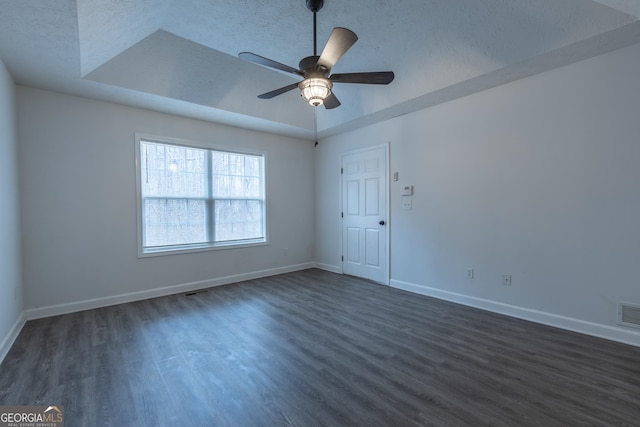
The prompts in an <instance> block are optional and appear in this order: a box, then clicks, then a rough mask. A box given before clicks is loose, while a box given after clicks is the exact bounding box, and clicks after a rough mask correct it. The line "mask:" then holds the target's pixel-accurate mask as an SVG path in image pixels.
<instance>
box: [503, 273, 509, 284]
mask: <svg viewBox="0 0 640 427" xmlns="http://www.w3.org/2000/svg"><path fill="white" fill-rule="evenodd" d="M502 284H503V285H504V286H511V275H510V274H503V275H502Z"/></svg>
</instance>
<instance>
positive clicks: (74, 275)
mask: <svg viewBox="0 0 640 427" xmlns="http://www.w3.org/2000/svg"><path fill="white" fill-rule="evenodd" d="M17 105H18V113H17V114H18V136H19V140H20V151H19V156H20V180H21V181H20V182H21V209H22V211H21V213H22V223H23V248H24V252H23V257H24V271H23V275H24V288H25V306H26V308H27V317H29V318H32V317H40V316H46V315H50V314H55V313H59V312H65V311H72V310H78V309H81V308H87V307H91V306H96V305H101V304H106V303H114V302H120V301H125V300H131V299H136V298H142V297H149V296H153V295H157V294H163V293H167V292H176V291H177V290H183V289H188V288H202V287H206V286H207V285H210V284H219V283H226V282H228V281H230V280H231V278H233V279H243V278H247V277H253V276H255V275H266V274H272V273H277V272H280V271H288V270H291V269H296V268H301V267H304V266H308V265H310V263H311V262H312V261H313V233H314V226H313V221H314V214H313V210H314V198H313V168H314V162H313V150H314V149H313V145H312V143H311V142H306V141H301V140H296V139H291V138H285V137H280V136H275V135H269V134H264V133H259V132H253V131H249V130H243V129H238V128H233V127H227V126H221V125H215V124H212V123H207V122H203V121H198V120H192V119H188V118H182V117H177V116H171V115H166V114H161V113H156V112H151V111H147V110H142V109H136V108H131V107H125V106H121V105H116V104H111V103H106V102H98V101H93V100H88V99H83V98H78V97H73V96H67V95H62V94H57V93H53V92H48V91H43V90H38V89H33V88H27V87H21V86H19V87H18V89H17ZM135 132H143V133H149V134H154V135H161V136H169V137H175V138H183V139H189V140H196V141H202V142H211V143H212V144H222V145H225V146H238V147H244V148H258V149H260V150H262V151H266V152H267V161H268V163H267V174H268V187H267V191H268V193H267V195H268V215H269V228H268V231H269V240H270V245H268V246H259V247H252V248H243V249H230V250H217V251H208V252H200V253H191V254H182V255H170V256H159V257H152V258H144V259H138V258H136V194H135V163H134V133H135ZM284 248H287V249H288V256H285V254H284V251H283V249H284ZM180 285H184V286H183V287H182V288H171V289H168V290H167V289H164V288H166V287H175V286H180ZM132 293H133V295H131V294H132ZM95 299H97V301H96V300H95Z"/></svg>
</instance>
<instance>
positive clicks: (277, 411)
mask: <svg viewBox="0 0 640 427" xmlns="http://www.w3.org/2000/svg"><path fill="white" fill-rule="evenodd" d="M49 404H59V405H63V406H64V409H65V417H66V425H67V426H154V427H155V426H167V427H169V426H171V427H174V426H234V427H237V426H509V427H514V426H586V425H589V426H614V425H615V426H638V425H640V348H636V347H632V346H627V345H623V344H617V343H613V342H609V341H606V340H600V339H597V338H592V337H588V336H584V335H580V334H575V333H571V332H567V331H562V330H559V329H555V328H550V327H546V326H542V325H537V324H533V323H529V322H525V321H521V320H517V319H512V318H508V317H504V316H500V315H497V314H493V313H488V312H484V311H481V310H476V309H472V308H469V307H464V306H459V305H456V304H451V303H447V302H443V301H439V300H434V299H431V298H427V297H424V296H420V295H415V294H411V293H408V292H403V291H400V290H396V289H391V288H387V287H383V286H379V285H375V284H371V283H369V282H366V281H364V280H360V279H356V278H353V277H348V276H341V275H336V274H332V273H328V272H324V271H320V270H305V271H301V272H296V273H291V274H285V275H280V276H274V277H270V278H265V279H259V280H253V281H247V282H242V283H237V284H234V285H229V286H223V287H218V288H212V289H209V290H208V291H206V292H200V293H197V294H195V295H191V296H185V295H173V296H168V297H163V298H155V299H151V300H146V301H140V302H135V303H130V304H122V305H118V306H113V307H107V308H101V309H96V310H90V311H84V312H79V313H74V314H68V315H63V316H57V317H52V318H48V319H42V320H36V321H30V322H28V323H27V324H26V325H25V327H24V329H23V331H22V332H21V334H20V336H19V337H18V339H17V341H16V343H15V344H14V346H13V348H12V349H11V351H10V352H9V354H8V355H7V357H6V358H5V360H4V362H3V363H2V365H0V405H49Z"/></svg>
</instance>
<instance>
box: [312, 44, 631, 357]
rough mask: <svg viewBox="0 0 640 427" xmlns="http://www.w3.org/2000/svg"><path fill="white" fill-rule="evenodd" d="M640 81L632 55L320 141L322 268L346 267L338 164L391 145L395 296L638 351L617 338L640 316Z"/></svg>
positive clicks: (615, 55)
mask: <svg viewBox="0 0 640 427" xmlns="http://www.w3.org/2000/svg"><path fill="white" fill-rule="evenodd" d="M639 69H640V45H635V46H632V47H629V48H626V49H623V50H619V51H615V52H612V53H609V54H606V55H603V56H600V57H597V58H593V59H590V60H587V61H583V62H580V63H576V64H574V65H571V66H567V67H564V68H561V69H557V70H554V71H550V72H546V73H544V74H540V75H537V76H533V77H530V78H527V79H524V80H520V81H517V82H514V83H511V84H508V85H504V86H501V87H498V88H495V89H491V90H488V91H485V92H482V93H478V94H475V95H472V96H468V97H465V98H462V99H458V100H455V101H452V102H449V103H446V104H443V105H439V106H436V107H433V108H430V109H427V110H423V111H419V112H416V113H413V114H410V115H406V116H402V117H399V118H396V119H393V120H389V121H386V122H383V123H378V124H376V125H372V126H369V127H367V128H362V129H359V130H356V131H353V132H350V133H347V134H342V135H338V136H335V137H331V138H328V139H326V140H323V141H321V142H320V145H319V147H318V152H317V156H316V170H317V180H316V193H317V200H316V205H317V206H318V213H317V215H318V218H319V220H318V221H317V229H316V235H317V249H316V261H317V262H319V263H320V264H322V265H325V266H328V267H333V268H336V269H339V268H340V261H339V260H340V251H339V243H338V242H339V241H340V223H339V221H336V220H335V218H337V214H338V213H339V211H340V198H339V191H340V184H339V183H340V174H339V173H338V172H337V168H339V163H340V155H341V153H343V152H345V151H348V150H352V149H357V148H361V147H366V146H371V145H378V144H380V143H384V142H387V141H390V146H391V154H390V157H391V172H395V171H397V172H398V173H399V176H400V180H399V181H398V182H392V183H391V197H390V201H391V202H390V203H391V218H390V233H391V242H390V244H391V269H390V274H391V283H392V286H397V287H401V288H404V289H408V290H412V291H416V292H421V293H424V294H428V295H433V296H437V297H440V298H445V299H449V300H453V301H458V302H462V303H465V304H469V305H475V306H479V307H483V308H487V309H490V310H494V311H498V312H503V313H508V314H511V315H514V316H519V317H523V318H529V319H532V320H536V321H539V322H543V323H549V324H554V325H558V326H562V327H565V328H569V329H574V330H579V331H582V332H587V333H591V334H594V335H600V336H605V337H608V338H611V339H616V340H620V341H625V342H631V343H635V344H636V345H640V334H638V332H637V331H635V330H633V329H628V328H624V327H618V326H616V303H617V302H619V301H623V302H629V303H635V304H640V277H639V276H638V274H637V272H638V267H637V266H638V263H639V262H640V120H639V116H638V114H639V112H640V84H638V70H639ZM389 90H393V86H389ZM403 185H414V186H415V195H414V197H413V210H410V211H406V210H402V209H401V206H402V197H401V196H400V195H399V191H400V187H401V186H403ZM468 267H469V268H474V270H475V277H474V279H473V280H467V279H466V278H465V269H466V268H468ZM503 273H508V274H511V275H512V281H513V283H512V286H511V287H506V286H503V285H502V284H501V274H503Z"/></svg>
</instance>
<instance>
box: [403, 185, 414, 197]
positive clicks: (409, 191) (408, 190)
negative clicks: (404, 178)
mask: <svg viewBox="0 0 640 427" xmlns="http://www.w3.org/2000/svg"><path fill="white" fill-rule="evenodd" d="M400 194H401V195H403V196H413V185H405V186H404V187H402V192H401V193H400Z"/></svg>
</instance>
